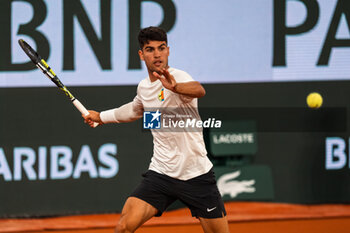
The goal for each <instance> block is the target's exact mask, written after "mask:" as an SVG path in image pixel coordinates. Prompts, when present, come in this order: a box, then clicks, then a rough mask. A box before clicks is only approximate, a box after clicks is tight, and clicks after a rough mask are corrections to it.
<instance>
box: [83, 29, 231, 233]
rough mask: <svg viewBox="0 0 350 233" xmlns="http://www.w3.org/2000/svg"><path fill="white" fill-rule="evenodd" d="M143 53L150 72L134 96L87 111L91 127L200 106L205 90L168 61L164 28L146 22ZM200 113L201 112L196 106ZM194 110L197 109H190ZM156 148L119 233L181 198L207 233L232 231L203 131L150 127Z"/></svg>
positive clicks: (131, 229)
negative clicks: (120, 103)
mask: <svg viewBox="0 0 350 233" xmlns="http://www.w3.org/2000/svg"><path fill="white" fill-rule="evenodd" d="M138 40H139V44H140V50H139V56H140V59H141V60H143V61H144V62H145V64H146V66H147V70H148V77H147V78H146V79H144V80H142V81H141V82H140V83H139V85H138V87H137V95H136V97H135V98H134V100H133V101H132V102H130V103H128V104H125V105H123V106H121V107H119V108H115V109H111V110H107V111H103V112H101V113H99V112H96V111H89V112H90V115H88V116H84V118H85V122H86V123H88V124H89V125H90V126H92V124H93V122H98V123H100V124H106V123H121V122H130V121H134V120H137V119H139V118H141V117H142V116H143V111H144V109H147V108H152V109H159V108H162V109H164V108H175V109H178V111H179V112H180V113H185V114H186V113H188V112H187V111H188V109H193V108H194V109H196V110H197V98H200V97H203V96H204V95H205V90H204V88H203V87H202V85H201V84H200V83H199V82H196V81H194V80H193V79H192V77H191V76H190V75H189V74H187V73H186V72H184V71H181V70H178V69H175V68H172V67H169V66H168V56H169V47H168V45H167V35H166V32H165V31H164V30H162V29H160V28H158V27H148V28H145V29H143V30H141V31H140V33H139V36H138ZM197 112H198V111H197ZM192 113H193V111H192ZM152 135H153V142H154V150H153V157H152V160H151V164H150V166H149V170H148V171H147V172H146V173H145V174H144V175H143V176H144V179H143V181H142V182H141V184H140V185H139V186H138V187H137V188H136V190H135V191H134V192H133V193H132V194H131V195H130V197H129V198H128V199H127V200H126V202H125V205H124V207H123V210H122V213H121V217H120V220H119V222H118V224H117V227H116V232H118V233H121V232H123V233H124V232H134V231H135V230H136V229H137V228H139V227H140V226H141V225H142V224H143V223H145V222H146V221H147V220H149V219H150V218H152V217H153V216H160V215H162V213H163V212H164V211H165V210H166V209H167V207H168V206H169V205H170V204H171V203H173V202H174V201H175V200H177V199H179V200H180V201H182V202H183V203H184V204H185V205H187V206H188V208H189V209H190V210H191V213H192V216H194V217H197V218H198V219H199V220H200V223H201V225H202V227H203V230H204V232H206V233H228V232H229V229H228V223H227V219H226V211H225V207H224V204H223V201H222V199H221V195H220V193H219V191H218V188H217V186H216V181H215V177H214V173H213V171H212V167H213V165H212V163H211V162H210V160H209V159H208V157H207V151H206V149H205V145H204V141H203V135H202V131H201V130H197V131H194V132H186V131H183V132H171V131H160V130H158V131H157V129H153V130H152Z"/></svg>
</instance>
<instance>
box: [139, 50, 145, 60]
mask: <svg viewBox="0 0 350 233" xmlns="http://www.w3.org/2000/svg"><path fill="white" fill-rule="evenodd" d="M139 56H140V59H141V60H142V61H144V60H145V58H144V57H143V52H142V50H141V49H140V50H139Z"/></svg>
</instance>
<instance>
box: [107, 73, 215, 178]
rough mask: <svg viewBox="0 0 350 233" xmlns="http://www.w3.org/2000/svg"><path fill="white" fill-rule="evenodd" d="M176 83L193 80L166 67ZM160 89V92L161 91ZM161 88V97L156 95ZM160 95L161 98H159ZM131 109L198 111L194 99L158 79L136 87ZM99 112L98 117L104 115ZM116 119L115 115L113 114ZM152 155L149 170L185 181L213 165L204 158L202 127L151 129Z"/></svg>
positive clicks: (144, 82)
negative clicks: (167, 87) (164, 85)
mask: <svg viewBox="0 0 350 233" xmlns="http://www.w3.org/2000/svg"><path fill="white" fill-rule="evenodd" d="M169 72H170V74H171V75H173V76H174V78H175V80H176V82H177V83H184V82H190V81H194V80H193V79H192V77H191V76H190V75H189V74H187V73H186V72H184V71H181V70H178V69H174V68H169ZM162 90H163V91H162ZM161 91H162V92H163V96H160V93H161ZM163 97H164V98H163ZM132 106H133V109H134V111H135V112H140V111H143V110H147V109H152V110H157V109H160V112H162V109H175V110H176V113H178V114H180V115H189V114H191V115H193V114H194V115H196V114H197V116H198V118H199V114H198V109H197V108H198V104H197V98H190V97H187V96H183V95H181V94H177V93H174V92H172V91H170V90H168V89H166V88H164V87H163V85H162V83H161V82H160V81H159V80H156V81H154V82H151V80H150V78H149V77H147V78H146V79H144V80H142V81H141V82H140V83H139V85H138V87H137V95H136V97H135V98H134V100H133V102H132ZM103 115H104V113H103V112H102V113H101V119H102V120H104V118H106V117H105V116H103ZM116 118H118V116H116ZM151 131H152V135H153V144H154V148H153V156H152V159H151V164H150V166H149V169H150V170H153V171H155V172H158V173H160V174H164V175H167V176H170V177H173V178H176V179H180V180H188V179H191V178H194V177H196V176H199V175H202V174H205V173H207V172H208V171H209V170H210V169H211V168H212V167H213V164H212V163H211V162H210V160H209V159H208V157H207V151H206V149H205V144H204V140H203V133H202V130H195V131H192V132H188V131H186V129H185V130H183V131H180V132H179V131H177V132H175V131H172V130H171V129H168V130H164V129H152V130H151Z"/></svg>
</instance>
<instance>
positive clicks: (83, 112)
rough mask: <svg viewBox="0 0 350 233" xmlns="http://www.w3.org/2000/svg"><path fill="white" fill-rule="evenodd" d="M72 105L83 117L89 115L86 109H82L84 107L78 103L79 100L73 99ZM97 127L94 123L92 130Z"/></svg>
mask: <svg viewBox="0 0 350 233" xmlns="http://www.w3.org/2000/svg"><path fill="white" fill-rule="evenodd" d="M72 103H73V104H74V106H75V107H76V108H77V109H78V110H79V111H80V112H81V113H82V114H84V115H85V116H87V115H89V114H90V113H89V112H88V110H86V108H85V107H84V105H82V104H81V103H80V101H79V100H77V99H75V100H73V102H72ZM97 126H98V123H97V122H95V123H94V128H95V127H97Z"/></svg>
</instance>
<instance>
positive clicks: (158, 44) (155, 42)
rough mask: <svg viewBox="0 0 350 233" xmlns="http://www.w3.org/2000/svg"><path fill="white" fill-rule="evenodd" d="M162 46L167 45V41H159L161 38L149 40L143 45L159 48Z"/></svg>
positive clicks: (144, 46)
mask: <svg viewBox="0 0 350 233" xmlns="http://www.w3.org/2000/svg"><path fill="white" fill-rule="evenodd" d="M161 46H167V43H166V41H159V40H149V41H147V42H146V43H145V44H144V45H143V48H144V49H145V48H147V47H149V48H158V47H161Z"/></svg>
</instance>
